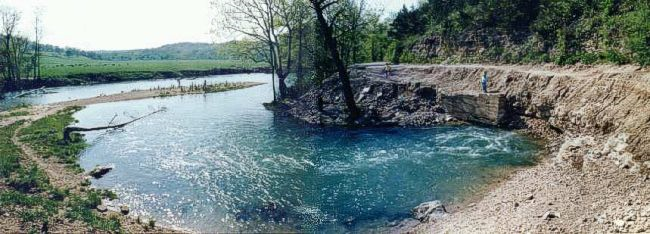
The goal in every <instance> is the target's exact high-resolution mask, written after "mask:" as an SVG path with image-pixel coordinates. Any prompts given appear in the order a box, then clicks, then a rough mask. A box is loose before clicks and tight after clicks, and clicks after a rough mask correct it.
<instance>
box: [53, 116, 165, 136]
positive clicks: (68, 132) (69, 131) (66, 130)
mask: <svg viewBox="0 0 650 234" xmlns="http://www.w3.org/2000/svg"><path fill="white" fill-rule="evenodd" d="M163 111H165V109H164V108H161V109H159V110H157V111H154V112H151V113H149V114H146V115H143V116H140V117H138V118H134V119H132V120H131V121H128V122H125V123H121V124H115V125H111V123H112V122H113V120H114V119H115V117H113V120H111V122H110V123H109V124H108V126H103V127H94V128H80V127H66V128H64V129H63V140H64V141H65V142H70V140H71V139H72V137H71V135H72V133H73V132H91V131H99V130H106V129H118V128H123V127H125V126H126V125H129V124H131V123H133V122H135V121H138V120H141V119H144V118H147V117H149V116H152V115H154V114H157V113H160V112H163Z"/></svg>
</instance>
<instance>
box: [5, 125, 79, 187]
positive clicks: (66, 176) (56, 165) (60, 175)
mask: <svg viewBox="0 0 650 234" xmlns="http://www.w3.org/2000/svg"><path fill="white" fill-rule="evenodd" d="M29 125H31V122H25V123H23V124H22V125H21V126H20V127H19V128H17V129H16V131H15V132H14V135H13V136H12V138H11V141H12V142H13V143H14V145H16V146H18V147H19V148H20V149H21V150H22V153H23V157H24V158H25V159H26V160H27V161H29V162H30V163H35V164H36V166H38V168H40V169H42V170H43V171H44V172H45V173H46V174H47V176H48V178H49V179H50V183H52V184H53V185H54V186H56V187H59V188H66V189H71V190H75V189H76V188H78V186H79V185H80V184H81V182H82V181H84V174H76V173H74V172H72V171H71V170H70V169H68V168H66V165H65V164H64V163H60V162H58V161H57V160H56V159H55V158H54V157H49V158H44V157H43V156H42V155H39V154H38V153H37V152H36V151H34V150H33V149H32V148H31V147H29V146H28V145H27V144H25V143H23V142H21V141H20V138H19V135H20V132H21V131H22V129H24V128H26V127H29Z"/></svg>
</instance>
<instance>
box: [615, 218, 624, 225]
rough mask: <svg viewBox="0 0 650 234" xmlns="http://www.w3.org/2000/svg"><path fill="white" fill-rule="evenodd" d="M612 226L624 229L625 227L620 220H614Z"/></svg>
mask: <svg viewBox="0 0 650 234" xmlns="http://www.w3.org/2000/svg"><path fill="white" fill-rule="evenodd" d="M614 225H616V226H617V227H624V226H625V221H623V220H620V219H617V220H614Z"/></svg>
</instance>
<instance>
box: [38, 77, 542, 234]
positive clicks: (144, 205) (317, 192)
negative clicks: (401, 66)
mask: <svg viewBox="0 0 650 234" xmlns="http://www.w3.org/2000/svg"><path fill="white" fill-rule="evenodd" d="M204 79H205V80H207V81H208V82H222V81H226V80H227V81H262V82H268V81H269V79H270V77H269V75H264V74H252V75H231V76H217V77H210V78H204ZM175 82H176V81H173V80H172V81H169V80H166V81H165V80H161V81H142V82H132V83H122V84H107V85H98V86H84V87H78V88H60V91H61V92H59V93H57V94H55V95H54V94H53V95H52V96H49V97H44V98H38V97H34V98H32V99H29V100H30V102H31V103H47V102H51V101H52V100H66V99H70V98H78V97H87V96H93V95H96V94H97V92H101V93H105V94H111V93H119V92H121V91H128V90H131V89H134V88H146V87H156V86H158V85H161V86H164V85H171V84H174V83H175ZM184 82H191V81H184ZM195 82H197V83H202V82H203V79H201V80H196V81H195ZM271 89H272V87H271V86H270V85H268V84H267V85H262V86H257V87H253V88H249V89H243V90H235V91H230V92H225V93H214V94H207V95H191V96H178V97H168V98H155V99H147V100H137V101H128V102H119V103H106V104H97V105H91V106H88V107H87V108H85V109H83V110H82V111H80V112H78V113H77V114H75V117H76V118H77V119H78V120H79V123H77V125H78V126H84V127H92V126H101V125H106V123H108V122H109V121H110V120H111V119H112V118H113V117H114V116H115V115H116V114H117V115H118V117H117V119H116V120H115V122H122V121H124V120H128V119H130V117H127V116H140V115H143V114H146V113H148V112H151V110H154V109H158V108H161V107H165V108H166V109H167V111H165V112H163V113H159V114H156V115H153V116H151V117H149V118H146V119H144V120H142V121H138V122H135V123H134V124H132V125H129V126H127V127H126V128H124V129H120V130H116V131H104V132H94V133H89V134H87V135H86V139H87V140H88V142H89V144H90V147H89V148H88V149H87V150H86V151H85V152H84V153H83V155H82V156H81V159H80V163H81V165H82V167H83V168H85V169H87V170H90V169H92V168H93V167H94V166H95V165H106V164H110V165H113V166H115V169H114V170H113V171H111V172H110V173H109V174H108V175H106V176H105V177H104V178H102V179H99V180H94V181H93V186H96V187H100V188H107V189H111V190H113V191H115V192H116V193H117V194H118V195H119V197H120V200H118V201H115V202H114V204H122V203H124V204H128V205H129V206H130V208H131V210H132V212H133V213H134V215H140V216H142V217H145V218H148V217H151V218H155V219H156V220H158V221H157V223H158V224H164V225H168V226H175V227H181V228H185V229H189V230H193V231H197V232H271V231H275V232H278V231H294V232H328V233H329V232H367V231H369V230H375V231H376V230H383V228H386V227H387V226H388V224H390V223H394V222H398V221H401V220H404V219H407V218H409V217H411V214H410V209H411V208H413V207H415V206H417V205H418V204H420V203H422V202H426V201H431V200H442V201H444V202H445V203H448V202H453V201H458V200H459V199H462V198H463V197H466V196H470V195H472V193H473V192H476V191H477V188H479V187H480V186H481V185H485V184H487V183H490V182H492V181H493V180H495V179H496V178H498V176H497V175H499V174H500V172H502V171H503V170H504V169H511V168H515V167H520V166H528V165H532V164H534V162H535V154H536V152H537V147H536V145H535V143H534V142H533V141H531V140H530V139H527V138H526V137H524V136H520V135H518V134H515V133H512V132H508V131H502V130H497V129H491V128H479V127H472V126H442V127H433V128H364V129H348V128H339V127H317V126H309V125H304V124H302V123H300V122H298V121H296V120H294V119H289V118H287V117H282V116H277V115H274V113H273V112H271V111H267V110H265V109H264V107H263V106H262V103H263V102H268V101H269V100H271V99H272V94H271ZM66 92H69V93H66ZM48 95H49V94H48ZM44 96H47V95H44Z"/></svg>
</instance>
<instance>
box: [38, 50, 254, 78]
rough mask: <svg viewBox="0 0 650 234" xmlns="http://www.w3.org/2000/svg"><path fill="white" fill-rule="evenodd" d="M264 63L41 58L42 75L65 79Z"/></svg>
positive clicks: (209, 68)
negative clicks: (89, 75) (86, 75)
mask: <svg viewBox="0 0 650 234" xmlns="http://www.w3.org/2000/svg"><path fill="white" fill-rule="evenodd" d="M261 67H265V64H263V63H254V62H252V61H236V60H146V61H145V60H136V61H102V60H92V59H89V58H86V57H79V56H77V57H61V56H53V55H46V56H43V58H42V67H41V75H42V76H43V77H45V78H65V77H71V76H75V77H76V76H79V75H84V74H105V73H113V74H119V73H137V72H180V71H207V70H213V69H242V70H244V69H253V68H261Z"/></svg>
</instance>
